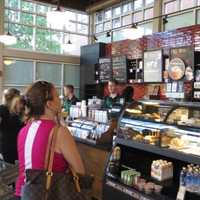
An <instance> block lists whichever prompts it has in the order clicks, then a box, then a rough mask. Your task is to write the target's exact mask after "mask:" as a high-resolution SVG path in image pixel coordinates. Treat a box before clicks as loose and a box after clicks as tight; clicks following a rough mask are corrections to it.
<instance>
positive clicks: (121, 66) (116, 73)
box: [112, 56, 127, 83]
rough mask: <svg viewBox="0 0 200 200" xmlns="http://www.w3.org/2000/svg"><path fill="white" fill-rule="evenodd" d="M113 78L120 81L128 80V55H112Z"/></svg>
mask: <svg viewBox="0 0 200 200" xmlns="http://www.w3.org/2000/svg"><path fill="white" fill-rule="evenodd" d="M112 67H113V78H114V79H115V80H117V81H118V82H122V83H126V82H127V59H126V56H119V57H112Z"/></svg>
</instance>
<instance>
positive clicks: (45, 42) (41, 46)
mask: <svg viewBox="0 0 200 200" xmlns="http://www.w3.org/2000/svg"><path fill="white" fill-rule="evenodd" d="M50 44H51V41H50V32H49V31H48V30H45V29H39V28H37V29H36V41H35V45H36V50H37V51H44V52H49V47H50Z"/></svg>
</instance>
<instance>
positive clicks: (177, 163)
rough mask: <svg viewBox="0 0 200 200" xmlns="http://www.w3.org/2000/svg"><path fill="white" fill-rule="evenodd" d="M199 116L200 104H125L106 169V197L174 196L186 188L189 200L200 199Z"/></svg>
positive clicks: (150, 197)
mask: <svg viewBox="0 0 200 200" xmlns="http://www.w3.org/2000/svg"><path fill="white" fill-rule="evenodd" d="M199 119H200V106H199V105H198V104H197V103H183V102H164V101H140V102H134V103H133V104H132V105H130V106H128V107H127V108H125V110H124V112H123V113H122V115H121V117H120V119H119V123H118V129H117V138H116V140H115V142H114V146H113V150H112V152H111V155H110V158H109V159H108V163H107V166H106V170H105V180H104V198H103V199H104V200H107V199H111V198H117V199H118V200H121V199H139V200H140V199H152V200H153V199H159V200H166V199H171V200H175V199H179V197H180V196H179V195H180V189H182V188H184V192H185V195H183V196H184V198H185V200H197V199H199V198H200V196H199V195H198V194H197V193H198V191H199V190H200V171H199V170H200V126H199ZM116 148H117V149H118V151H120V156H115V155H116V153H115V151H116ZM119 149H120V150H119ZM118 154H119V153H118ZM118 154H117V155H118ZM182 199H183V198H182Z"/></svg>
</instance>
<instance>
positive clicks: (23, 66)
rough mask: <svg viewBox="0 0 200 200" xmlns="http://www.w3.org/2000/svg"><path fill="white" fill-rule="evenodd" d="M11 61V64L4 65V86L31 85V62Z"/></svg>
mask: <svg viewBox="0 0 200 200" xmlns="http://www.w3.org/2000/svg"><path fill="white" fill-rule="evenodd" d="M5 60H7V59H5ZM5 60H4V61H5ZM9 60H10V59H9ZM11 61H13V64H10V65H4V84H16V85H28V84H30V83H32V81H33V62H31V61H21V60H11Z"/></svg>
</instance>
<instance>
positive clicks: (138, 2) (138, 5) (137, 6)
mask: <svg viewBox="0 0 200 200" xmlns="http://www.w3.org/2000/svg"><path fill="white" fill-rule="evenodd" d="M142 6H143V0H136V1H134V10H137V9H142Z"/></svg>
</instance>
